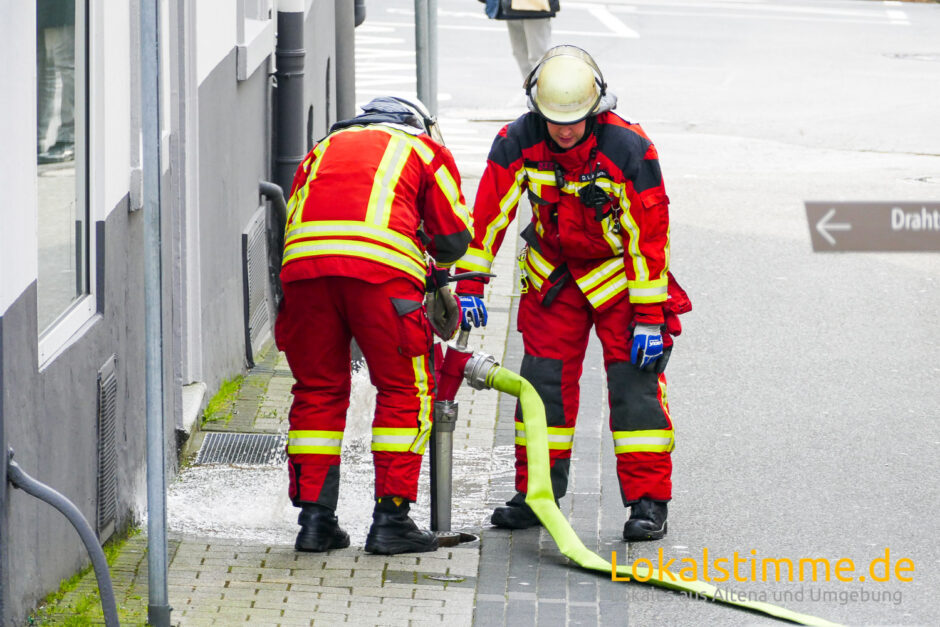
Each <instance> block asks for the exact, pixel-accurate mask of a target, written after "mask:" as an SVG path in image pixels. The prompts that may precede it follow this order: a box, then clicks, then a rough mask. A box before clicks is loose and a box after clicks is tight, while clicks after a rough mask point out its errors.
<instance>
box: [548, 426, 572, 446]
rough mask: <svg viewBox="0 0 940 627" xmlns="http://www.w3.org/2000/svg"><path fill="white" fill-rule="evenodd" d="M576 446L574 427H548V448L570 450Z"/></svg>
mask: <svg viewBox="0 0 940 627" xmlns="http://www.w3.org/2000/svg"><path fill="white" fill-rule="evenodd" d="M573 446H574V427H548V448H549V450H554V451H570V450H571V448H572V447H573Z"/></svg>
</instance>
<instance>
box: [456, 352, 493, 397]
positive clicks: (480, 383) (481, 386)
mask: <svg viewBox="0 0 940 627" xmlns="http://www.w3.org/2000/svg"><path fill="white" fill-rule="evenodd" d="M498 367H499V364H498V363H496V358H495V357H493V356H492V355H488V354H486V353H482V352H481V353H474V354H473V356H472V357H470V359H469V360H468V361H467V365H466V366H464V369H463V376H464V378H465V379H466V380H467V383H469V384H470V387H472V388H473V389H474V390H488V389H490V388H491V387H492V386H491V385H489V383H488V382H487V379H488V378H489V375H490V373H491V372H493V371H494V370H495V369H496V368H498Z"/></svg>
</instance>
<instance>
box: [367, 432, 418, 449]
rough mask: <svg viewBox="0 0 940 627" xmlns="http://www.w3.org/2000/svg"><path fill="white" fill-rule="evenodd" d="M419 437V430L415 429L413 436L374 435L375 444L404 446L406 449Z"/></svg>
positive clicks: (373, 441)
mask: <svg viewBox="0 0 940 627" xmlns="http://www.w3.org/2000/svg"><path fill="white" fill-rule="evenodd" d="M417 435H418V430H417V429H415V431H414V433H412V434H411V435H375V434H373V435H372V443H373V444H402V445H404V446H405V447H406V448H407V447H408V446H411V443H412V442H414V441H415V437H416V436H417Z"/></svg>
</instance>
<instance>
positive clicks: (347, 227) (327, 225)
mask: <svg viewBox="0 0 940 627" xmlns="http://www.w3.org/2000/svg"><path fill="white" fill-rule="evenodd" d="M351 235H355V236H356V237H361V238H365V239H371V240H375V241H376V242H381V243H382V244H385V245H386V246H389V247H391V248H394V249H395V250H397V251H399V252H401V253H404V254H405V255H408V256H409V257H411V258H412V259H414V261H415V262H416V263H418V265H423V263H424V253H423V252H421V250H420V249H419V248H418V247H417V245H415V243H414V241H413V240H411V239H410V238H408V237H406V236H405V235H402V234H401V233H399V232H397V231H393V230H391V229H389V228H382V227H376V226H372V225H370V224H365V223H363V222H359V221H357V220H323V221H318V222H302V223H300V224H299V225H297V226H294V227H293V228H291V229H290V231H289V232H288V234H287V236H286V237H285V238H284V244H285V247H287V246H291V245H293V244H295V243H296V242H297V240H299V239H303V238H307V237H328V238H337V239H345V238H348V237H349V236H351Z"/></svg>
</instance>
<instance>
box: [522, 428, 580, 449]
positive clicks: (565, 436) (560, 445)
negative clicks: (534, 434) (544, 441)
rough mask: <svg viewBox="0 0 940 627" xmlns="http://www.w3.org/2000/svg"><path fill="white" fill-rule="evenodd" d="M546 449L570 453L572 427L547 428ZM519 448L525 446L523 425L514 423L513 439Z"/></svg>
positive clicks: (572, 441) (572, 436) (572, 440)
mask: <svg viewBox="0 0 940 627" xmlns="http://www.w3.org/2000/svg"><path fill="white" fill-rule="evenodd" d="M547 429H548V448H549V449H550V450H553V451H570V450H571V449H572V448H573V447H574V427H547ZM513 442H514V443H515V444H518V445H519V446H525V445H526V437H525V424H523V423H521V422H517V423H516V436H515V438H514V439H513Z"/></svg>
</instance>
